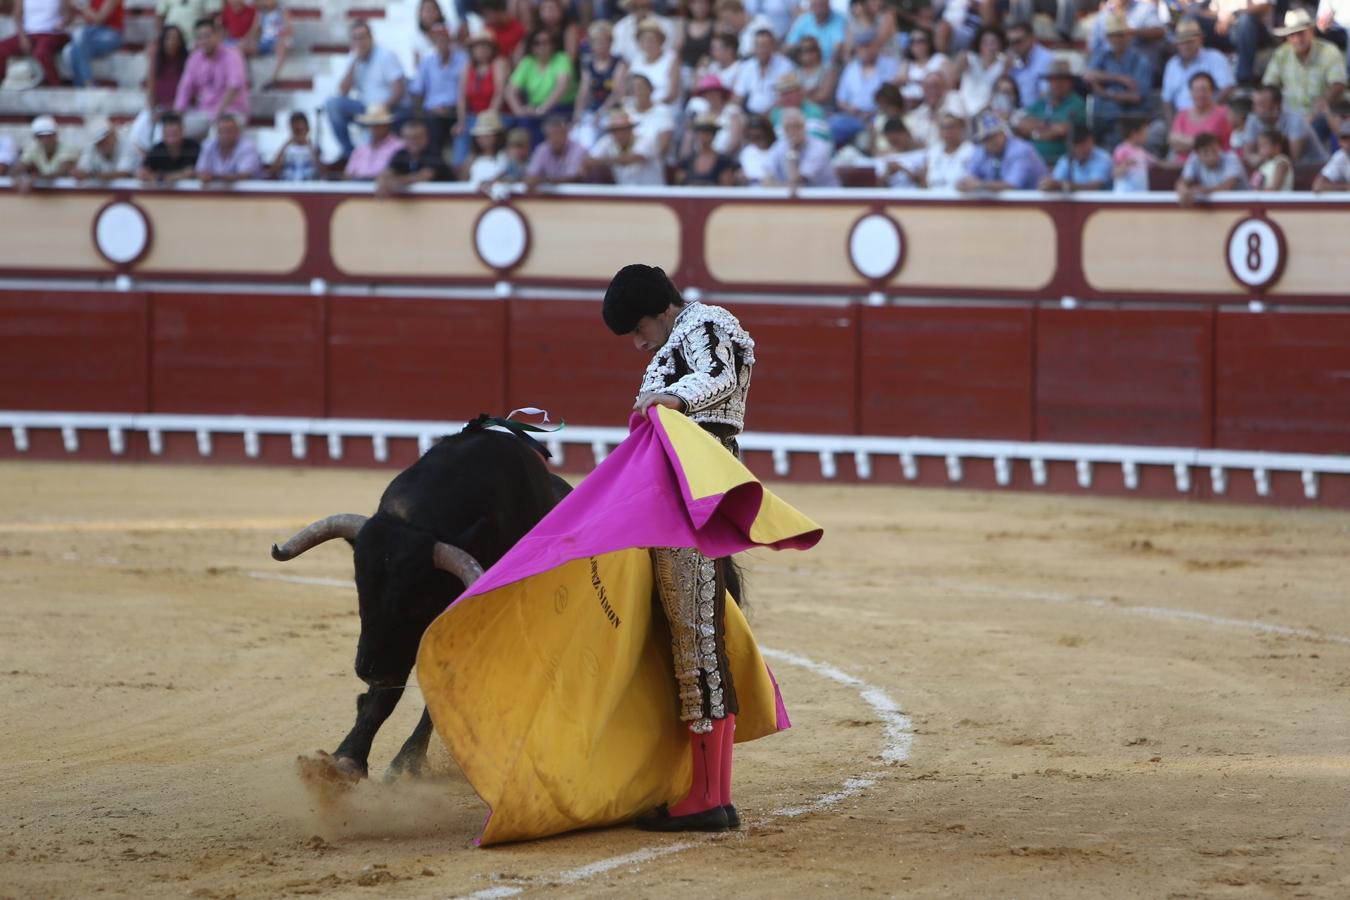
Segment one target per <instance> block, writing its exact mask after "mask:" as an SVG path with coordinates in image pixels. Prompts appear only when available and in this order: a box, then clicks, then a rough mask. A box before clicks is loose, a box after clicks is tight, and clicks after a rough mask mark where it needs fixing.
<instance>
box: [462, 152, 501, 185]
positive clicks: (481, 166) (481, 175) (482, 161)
mask: <svg viewBox="0 0 1350 900" xmlns="http://www.w3.org/2000/svg"><path fill="white" fill-rule="evenodd" d="M506 162H507V157H506V151H505V150H503V151H502V152H501V153H498V154H497V155H496V156H480V157H478V158H477V159H475V160H474V161H473V162H471V163H469V179H468V180H469V183H470V184H472V185H474V186H475V187H476V186H477V185H480V184H482V183H483V182H485V181H496V180H497V179H498V178H500V177H502V173H503V172H505V171H506Z"/></svg>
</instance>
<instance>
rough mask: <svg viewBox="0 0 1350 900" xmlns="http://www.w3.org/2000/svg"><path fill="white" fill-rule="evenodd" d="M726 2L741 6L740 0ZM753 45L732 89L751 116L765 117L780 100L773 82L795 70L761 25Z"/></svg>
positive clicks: (775, 82) (727, 0) (768, 31)
mask: <svg viewBox="0 0 1350 900" xmlns="http://www.w3.org/2000/svg"><path fill="white" fill-rule="evenodd" d="M724 2H732V3H736V4H738V5H739V3H740V0H724ZM754 48H755V50H754V53H753V54H752V55H751V57H750V58H749V59H747V60H745V61H743V62H742V63H741V65H740V68H739V70H738V72H737V75H736V82H735V83H734V84H732V85H731V90H732V92H733V93H734V94H735V95H736V104H737V105H738V106H740V107H741V109H743V110H745V111H746V112H748V113H750V114H751V115H755V116H763V115H768V113H769V110H771V109H773V104H774V101H775V100H777V99H778V95H777V92H776V91H775V90H774V85H775V84H777V83H778V79H780V78H782V77H783V76H784V75H786V74H787V73H789V72H791V71H792V63H791V61H790V60H788V58H787V57H786V56H783V55H782V54H780V53H779V52H778V42H777V41H775V40H774V37H773V32H772V31H770V30H769V29H767V28H761V29H760V30H759V31H757V32H756V33H755V42H754ZM859 127H861V126H859Z"/></svg>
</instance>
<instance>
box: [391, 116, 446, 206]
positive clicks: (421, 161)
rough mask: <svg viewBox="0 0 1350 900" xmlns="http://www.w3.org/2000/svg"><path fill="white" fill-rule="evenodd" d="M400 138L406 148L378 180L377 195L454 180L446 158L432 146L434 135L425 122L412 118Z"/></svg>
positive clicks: (401, 130)
mask: <svg viewBox="0 0 1350 900" xmlns="http://www.w3.org/2000/svg"><path fill="white" fill-rule="evenodd" d="M399 135H400V136H401V137H402V138H403V146H402V147H400V148H399V150H398V152H397V153H395V154H394V155H393V156H392V157H391V158H390V159H389V165H387V166H385V167H384V171H383V172H381V173H380V175H379V177H378V178H377V179H376V180H375V192H376V193H377V194H380V195H382V196H388V195H389V194H394V193H398V192H399V191H405V190H407V189H408V188H409V187H411V186H413V185H414V184H422V183H423V182H427V181H452V180H454V176H453V175H452V174H451V173H450V168H449V167H448V166H447V165H446V164H445V159H444V158H443V157H442V156H441V154H439V153H437V152H436V150H435V149H434V148H433V147H432V146H431V133H430V129H428V128H427V123H426V122H425V121H423V120H422V119H418V118H412V119H409V120H408V121H406V122H404V123H403V127H402V128H401V129H400V130H399Z"/></svg>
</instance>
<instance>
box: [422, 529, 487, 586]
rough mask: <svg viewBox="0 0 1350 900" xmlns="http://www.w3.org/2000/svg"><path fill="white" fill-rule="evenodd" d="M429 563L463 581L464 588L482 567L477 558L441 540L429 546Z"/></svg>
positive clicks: (479, 572)
mask: <svg viewBox="0 0 1350 900" xmlns="http://www.w3.org/2000/svg"><path fill="white" fill-rule="evenodd" d="M431 564H432V565H433V566H435V567H436V568H438V569H441V570H443V571H446V572H449V573H450V574H451V575H453V576H455V577H456V578H458V579H459V580H460V581H462V582H464V586H465V587H466V588H467V587H468V586H469V585H471V584H473V583H474V582H475V581H477V580H478V576H480V575H482V574H483V567H482V566H480V565H479V564H478V560H476V559H474V558H473V557H472V556H470V555H469V554H467V553H465V552H464V551H463V550H461V549H459V548H458V547H454V546H451V545H450V544H446V543H443V542H441V541H437V542H436V544H435V546H433V547H432V548H431Z"/></svg>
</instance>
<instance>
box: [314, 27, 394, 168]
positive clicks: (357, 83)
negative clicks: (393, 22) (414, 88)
mask: <svg viewBox="0 0 1350 900" xmlns="http://www.w3.org/2000/svg"><path fill="white" fill-rule="evenodd" d="M349 33H350V35H351V46H352V52H351V54H350V55H349V56H348V57H347V69H346V72H345V74H343V76H342V80H341V81H339V82H338V89H337V95H336V96H333V97H329V98H328V102H327V103H326V104H325V109H326V110H327V112H328V121H329V122H330V123H331V124H332V126H333V136H334V137H335V138H337V142H338V147H339V148H340V151H341V155H340V158H341V159H344V160H345V159H347V158H348V157H350V156H351V155H352V152H353V145H352V137H351V131H350V129H351V124H352V122H354V121H357V117H358V116H360V115H362V114H364V113H368V112H370V110H371V108H372V107H376V106H378V107H381V108H382V109H384V110H385V111H386V112H388V113H389V114H390V115H391V116H392V113H393V111H394V110H397V109H398V108H399V107H400V105H402V104H403V102H404V101H405V99H406V98H405V96H404V95H405V93H406V91H407V82H406V81H405V80H404V78H403V64H402V63H400V62H399V61H398V57H397V56H395V55H394V52H393V51H392V50H389V49H388V48H386V47H382V46H379V45H377V44H376V43H375V38H374V36H373V35H372V34H371V31H370V25H369V24H368V23H367V22H365V21H364V20H358V21H356V22H354V23H353V24H352V26H351V29H350V31H349ZM391 121H392V120H391ZM390 155H391V156H392V155H393V153H392V152H391V153H390ZM383 162H388V160H384V161H383ZM383 170H384V165H383V164H381V165H380V167H379V168H378V169H376V170H375V171H374V172H372V173H371V174H370V175H369V177H370V178H374V177H375V176H376V175H378V174H379V173H380V172H381V171H383Z"/></svg>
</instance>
